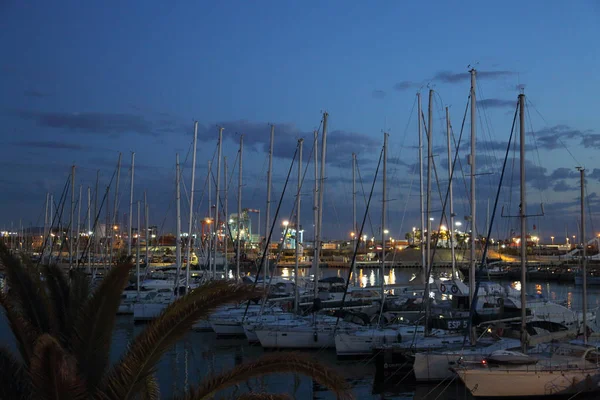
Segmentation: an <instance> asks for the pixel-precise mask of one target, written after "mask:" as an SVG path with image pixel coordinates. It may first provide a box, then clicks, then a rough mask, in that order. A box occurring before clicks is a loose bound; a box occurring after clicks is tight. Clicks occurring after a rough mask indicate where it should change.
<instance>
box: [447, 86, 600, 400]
mask: <svg viewBox="0 0 600 400" xmlns="http://www.w3.org/2000/svg"><path fill="white" fill-rule="evenodd" d="M472 101H474V100H473V99H472ZM524 108H525V95H524V94H520V95H519V117H520V118H519V120H520V173H521V203H520V207H519V218H520V220H521V238H525V237H526V234H527V224H526V221H527V214H526V197H525V110H524ZM581 180H582V182H581V185H582V190H581V197H582V198H581V215H582V217H581V219H582V221H581V222H582V223H581V230H582V232H581V237H582V239H584V238H585V218H584V212H583V203H584V202H583V198H584V190H583V185H584V173H583V170H581ZM526 257H527V241H526V240H521V288H522V290H521V303H522V306H521V310H522V316H521V346H522V352H507V351H498V352H494V353H492V354H491V355H490V356H489V357H486V358H484V359H483V360H480V361H478V362H474V363H470V364H464V365H460V366H457V367H456V368H454V371H455V372H456V373H457V374H458V376H459V378H460V380H461V381H462V382H463V383H464V384H465V386H466V387H467V388H468V389H469V391H470V392H471V394H472V395H473V396H475V397H480V396H481V397H519V398H521V397H527V396H549V395H574V394H580V393H585V392H595V391H598V390H600V369H599V361H600V354H599V353H598V351H597V349H596V348H595V347H591V346H587V345H586V344H585V343H586V340H587V324H586V322H587V321H586V314H587V312H586V311H587V310H586V308H587V307H586V302H587V299H586V297H587V296H586V288H585V286H584V296H583V307H584V312H583V332H584V345H582V346H581V345H572V344H560V345H558V346H557V347H553V348H551V349H550V352H549V353H541V354H537V355H536V357H532V356H530V355H527V354H526V350H527V348H526V346H527V331H526V325H525V324H526V307H525V305H526V303H527V297H526V294H525V282H526V271H527V268H526V265H527V264H526V262H527V259H526ZM583 269H584V271H585V258H584V267H583ZM584 276H585V275H584Z"/></svg>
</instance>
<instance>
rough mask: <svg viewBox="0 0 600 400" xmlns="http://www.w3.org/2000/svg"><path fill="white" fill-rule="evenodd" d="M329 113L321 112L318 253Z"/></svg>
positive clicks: (321, 236) (321, 226) (321, 231)
mask: <svg viewBox="0 0 600 400" xmlns="http://www.w3.org/2000/svg"><path fill="white" fill-rule="evenodd" d="M328 118H329V114H328V113H327V112H324V113H323V137H322V138H321V165H320V167H321V177H320V179H319V181H320V183H319V236H318V237H319V253H320V249H321V242H322V240H323V197H324V195H325V156H326V155H327V119H328Z"/></svg>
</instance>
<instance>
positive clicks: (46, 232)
mask: <svg viewBox="0 0 600 400" xmlns="http://www.w3.org/2000/svg"><path fill="white" fill-rule="evenodd" d="M49 206H50V193H48V192H46V211H45V213H44V241H43V242H42V260H45V258H46V257H45V254H46V241H47V240H48V239H47V238H48V207H49Z"/></svg>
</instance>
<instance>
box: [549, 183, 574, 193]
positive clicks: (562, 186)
mask: <svg viewBox="0 0 600 400" xmlns="http://www.w3.org/2000/svg"><path fill="white" fill-rule="evenodd" d="M575 189H576V187H575V186H571V185H569V184H568V183H567V182H565V181H558V182H556V183H555V184H554V191H555V192H568V191H571V190H575Z"/></svg>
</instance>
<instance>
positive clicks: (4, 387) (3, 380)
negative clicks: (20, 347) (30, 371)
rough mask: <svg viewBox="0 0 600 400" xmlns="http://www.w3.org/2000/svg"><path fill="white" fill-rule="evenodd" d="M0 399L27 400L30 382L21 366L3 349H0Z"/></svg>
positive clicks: (29, 393)
mask: <svg viewBox="0 0 600 400" xmlns="http://www.w3.org/2000/svg"><path fill="white" fill-rule="evenodd" d="M0 371H2V373H0V399H15V400H20V399H23V400H25V399H29V398H30V397H31V381H30V380H29V377H28V375H27V373H26V370H25V367H24V366H23V364H22V363H21V362H19V361H17V360H16V359H15V357H14V356H13V355H12V354H11V353H10V351H9V350H8V349H7V348H5V347H0Z"/></svg>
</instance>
